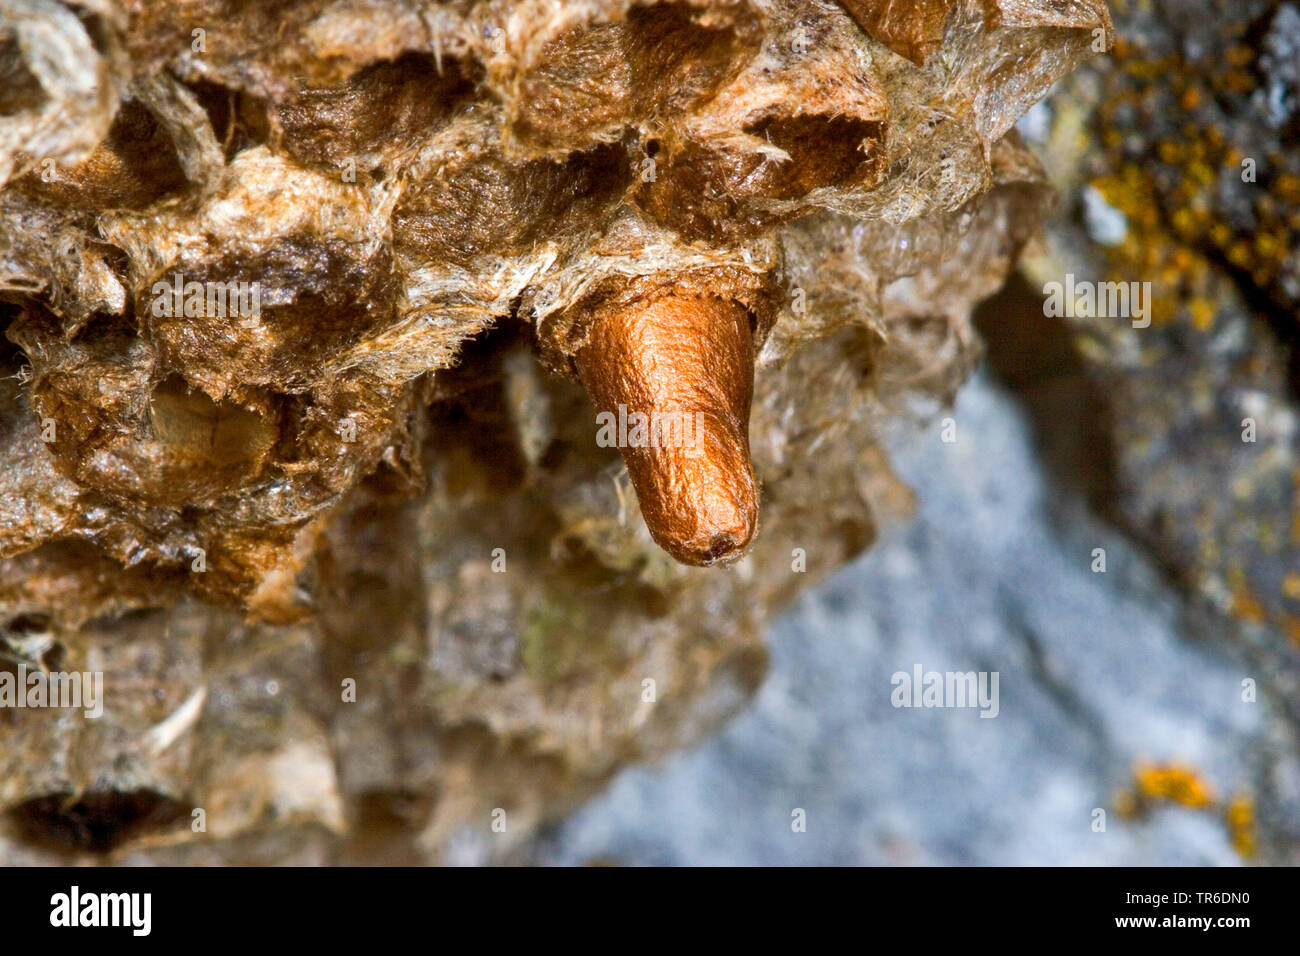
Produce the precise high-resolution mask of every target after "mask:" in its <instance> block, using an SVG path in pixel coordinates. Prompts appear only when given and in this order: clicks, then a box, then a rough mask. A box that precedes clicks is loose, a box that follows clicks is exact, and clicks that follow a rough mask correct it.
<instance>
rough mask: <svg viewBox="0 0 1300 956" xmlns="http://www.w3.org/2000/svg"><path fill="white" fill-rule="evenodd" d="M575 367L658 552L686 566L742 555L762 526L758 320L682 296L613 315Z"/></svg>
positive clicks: (603, 320) (593, 334)
mask: <svg viewBox="0 0 1300 956" xmlns="http://www.w3.org/2000/svg"><path fill="white" fill-rule="evenodd" d="M577 363H578V374H579V375H580V376H581V378H582V381H583V384H584V385H586V387H587V392H588V394H589V395H590V396H591V399H592V402H593V404H594V405H595V406H596V410H597V412H598V416H597V421H598V423H599V422H601V421H602V420H603V421H604V423H605V426H606V428H607V432H606V434H607V435H609V436H611V437H612V436H613V435H614V434H616V435H617V442H616V443H617V444H618V445H619V447H620V449H621V450H622V453H623V460H624V461H625V462H626V463H627V470H628V472H629V474H630V475H631V477H632V485H633V487H634V488H635V489H636V494H637V500H638V501H639V502H640V505H641V515H642V517H644V518H645V522H646V525H647V527H648V528H649V529H650V534H651V535H652V536H653V537H654V539H655V541H656V542H657V543H658V544H659V546H660V547H662V548H663V549H664V550H665V551H667V552H668V553H669V554H671V555H672V556H673V557H674V558H676V559H677V560H678V561H681V562H683V563H685V564H694V565H709V564H715V563H717V562H720V561H728V560H732V559H734V558H737V557H739V556H740V554H741V553H742V552H743V551H744V550H745V548H746V546H748V544H749V542H750V539H751V538H753V536H754V529H755V527H756V525H757V523H758V494H757V491H756V489H755V484H754V472H753V466H752V465H751V464H750V460H749V406H750V401H751V399H752V397H753V392H754V360H753V344H752V332H751V330H750V320H749V313H748V312H747V311H746V310H745V309H744V308H742V307H741V306H739V305H737V304H736V303H734V302H730V301H724V300H722V299H713V298H690V297H679V296H666V297H664V298H660V299H655V300H652V301H649V302H645V303H638V304H636V305H633V306H631V307H629V308H626V309H624V310H622V311H618V312H607V313H605V314H603V315H600V316H599V317H597V319H596V320H595V322H594V325H593V327H592V329H591V331H590V334H589V337H588V339H587V342H586V344H585V345H584V346H583V348H582V349H581V350H580V351H579V352H578V355H577Z"/></svg>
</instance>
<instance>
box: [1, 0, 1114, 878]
mask: <svg viewBox="0 0 1300 956" xmlns="http://www.w3.org/2000/svg"><path fill="white" fill-rule="evenodd" d="M1109 39H1110V21H1109V18H1108V14H1107V11H1106V8H1105V4H1104V2H1103V0H923V2H916V3H903V2H900V0H845V2H844V3H842V4H838V3H833V2H828V0H804V2H794V0H678V2H631V0H572V2H559V0H522V2H514V0H450V2H420V0H342V2H326V0H283V2H276V3H261V4H258V3H247V2H240V0H198V2H184V3H182V2H173V0H148V2H146V0H84V2H68V3H60V2H56V0H0V78H2V81H0V187H2V188H0V318H2V319H3V321H4V324H5V326H6V336H7V342H8V343H9V346H8V350H7V352H6V355H5V361H6V363H7V364H8V369H7V371H6V374H5V377H4V378H3V379H0V441H2V442H3V445H4V455H5V463H6V468H5V470H4V472H3V475H2V476H0V482H3V483H4V489H3V495H2V496H0V502H2V503H0V508H3V514H2V520H0V561H2V563H3V571H2V573H0V602H3V606H4V610H5V618H4V620H5V621H6V622H7V623H6V631H5V632H4V635H3V638H4V643H3V644H0V649H3V651H4V654H5V656H6V659H8V660H10V661H11V662H20V661H22V662H30V663H31V664H32V666H36V667H39V666H46V667H49V666H52V662H53V661H57V662H58V666H59V667H60V668H63V669H67V670H77V671H101V672H103V673H104V675H105V692H104V702H105V708H104V713H103V715H102V716H101V717H99V718H97V719H87V720H76V721H72V722H68V721H67V720H65V719H63V718H65V717H66V713H65V714H63V717H60V713H59V712H58V711H50V710H46V711H39V710H8V711H0V739H2V740H3V744H2V745H0V746H2V749H0V752H3V753H4V755H5V756H4V758H3V762H4V763H3V773H0V808H3V809H5V810H6V811H7V813H8V815H7V817H6V820H7V827H8V830H6V831H5V832H7V833H10V834H11V836H10V837H8V838H0V839H9V840H11V842H7V843H6V842H0V857H3V856H4V855H5V854H6V853H7V854H11V855H12V854H21V853H26V852H38V851H39V852H44V851H45V850H46V849H48V848H49V846H50V845H51V844H52V843H60V845H66V846H68V847H71V848H73V849H81V850H84V849H87V848H90V849H97V850H104V849H111V850H116V851H117V852H119V853H127V852H153V853H172V854H177V853H180V854H193V855H195V856H196V857H197V856H201V855H202V854H204V853H211V854H215V855H216V856H217V858H222V859H252V858H255V857H256V856H257V854H259V853H260V854H263V855H267V856H273V857H274V858H277V859H287V858H292V857H293V855H294V854H295V853H297V854H300V858H304V859H306V858H315V857H312V856H311V854H313V853H316V854H324V855H325V856H326V857H328V856H329V855H330V854H338V853H345V854H346V853H350V852H355V853H364V852H366V848H367V847H369V848H371V849H373V844H372V843H367V842H366V839H370V838H368V837H367V838H363V834H372V833H376V832H379V833H384V832H388V830H386V829H385V826H387V825H388V824H392V826H393V827H396V828H397V830H399V831H401V832H404V833H408V834H409V833H411V832H418V833H420V834H421V836H420V838H419V839H418V840H413V841H403V842H402V845H404V846H405V845H410V846H415V847H418V848H419V850H418V852H419V853H420V854H422V855H421V856H420V858H421V859H437V858H440V855H441V854H443V853H445V852H446V849H447V847H448V846H456V847H461V848H462V849H463V848H464V847H465V846H468V845H470V844H472V842H473V839H474V837H473V836H472V833H473V832H476V831H475V830H474V828H475V827H479V828H480V829H485V828H486V825H487V823H488V822H489V817H488V816H487V814H488V813H489V812H490V811H492V810H493V809H502V810H503V811H504V812H505V813H507V814H513V816H512V820H514V821H517V822H515V823H512V824H511V826H510V828H509V832H510V833H512V834H522V833H527V831H528V829H529V827H530V826H531V825H532V824H535V823H536V822H537V821H539V820H542V819H545V818H547V817H549V816H552V815H554V814H555V813H557V812H559V811H560V810H562V809H563V808H564V807H566V806H569V805H571V804H572V803H573V802H574V801H576V800H579V799H581V798H582V797H583V796H584V795H586V794H588V793H590V792H592V790H593V789H594V788H596V787H599V786H600V785H601V783H602V782H603V781H605V780H606V779H608V777H609V775H610V774H611V773H612V772H613V771H614V770H615V769H617V767H618V766H620V765H621V764H623V763H625V762H626V761H628V760H631V759H637V758H639V757H643V756H647V755H653V754H656V753H662V752H664V751H666V750H668V749H670V748H672V747H674V746H679V745H680V744H681V743H683V742H685V741H687V740H690V739H693V738H695V737H697V736H698V735H699V734H700V733H702V732H703V731H704V730H705V729H707V728H708V727H709V726H711V725H712V724H713V723H715V722H716V721H717V720H718V719H720V718H721V717H723V716H725V715H726V714H727V713H729V712H730V711H732V710H733V709H734V708H735V706H736V705H737V704H738V703H739V702H740V701H742V700H743V699H744V698H745V696H746V695H747V694H748V692H749V691H751V690H752V688H753V687H754V686H755V684H756V682H757V681H758V679H759V677H760V675H761V672H762V664H763V654H762V647H761V641H760V636H759V632H760V629H761V625H762V622H763V620H764V617H765V615H766V614H767V613H768V611H769V609H771V608H773V607H774V606H776V605H777V604H779V603H780V602H782V601H785V600H787V599H788V598H789V597H790V596H791V595H793V594H794V593H795V592H796V591H797V590H798V588H799V587H800V586H801V585H802V584H803V582H806V581H807V580H809V579H810V578H815V577H816V574H817V573H818V572H824V571H826V570H829V569H831V568H833V567H835V566H836V565H838V564H839V563H841V562H843V561H844V560H846V559H847V558H848V557H849V556H851V555H853V554H854V553H856V552H857V551H859V550H861V549H862V548H863V547H865V546H866V544H867V543H869V541H870V539H871V537H872V535H873V534H874V528H875V518H874V513H875V511H876V510H877V509H880V508H888V507H889V506H890V505H891V504H896V503H898V502H900V501H901V500H902V499H903V498H905V493H904V492H902V491H901V490H900V489H899V488H898V487H897V485H896V483H895V482H894V481H893V479H892V478H891V477H890V475H889V471H888V468H887V465H886V464H885V462H884V461H883V458H882V456H881V454H880V452H879V451H878V450H877V448H876V445H875V444H874V440H873V430H874V426H875V424H876V423H877V422H879V421H880V420H881V419H882V417H883V415H885V414H886V413H887V412H888V411H889V410H890V409H897V408H899V407H900V406H901V404H902V402H903V401H905V400H908V399H912V398H920V399H926V398H929V399H939V400H943V399H946V398H949V397H950V396H951V394H952V392H953V390H954V389H955V388H956V387H957V385H958V384H959V383H960V382H961V381H962V379H963V377H964V376H965V374H966V373H967V371H968V370H969V368H970V366H971V363H972V361H973V359H974V357H975V355H976V353H977V345H976V343H975V341H974V337H973V335H972V333H971V330H970V326H969V324H968V316H969V311H970V309H971V307H972V305H973V304H974V303H975V302H976V301H978V300H979V299H980V298H981V297H983V296H986V295H988V294H989V293H990V292H991V291H993V290H994V289H996V288H997V287H998V286H999V285H1000V283H1001V281H1002V279H1003V278H1004V276H1005V274H1006V272H1007V270H1008V268H1009V266H1010V264H1011V263H1012V261H1013V260H1014V257H1015V256H1016V254H1017V252H1018V250H1019V247H1020V246H1021V244H1022V243H1023V242H1024V241H1025V239H1026V238H1027V236H1028V235H1029V234H1030V232H1031V231H1032V229H1033V228H1034V226H1035V224H1036V223H1037V221H1038V218H1039V213H1040V211H1041V208H1042V205H1043V203H1044V200H1045V189H1044V187H1043V180H1042V176H1041V175H1040V171H1039V169H1038V167H1037V165H1036V163H1035V162H1034V160H1033V159H1032V158H1031V157H1030V156H1029V155H1028V154H1027V153H1026V152H1025V151H1024V149H1023V148H1022V147H1021V146H1020V145H1019V143H1018V141H1017V140H1016V138H1015V136H1014V133H1013V132H1011V128H1012V124H1013V123H1014V122H1015V120H1016V119H1017V117H1018V116H1019V115H1020V114H1021V113H1023V111H1024V110H1025V109H1027V108H1028V107H1029V106H1030V105H1031V104H1032V103H1033V102H1035V101H1036V100H1037V99H1039V98H1040V97H1041V96H1042V95H1043V94H1044V93H1045V92H1046V91H1047V90H1048V88H1049V86H1050V85H1051V84H1052V83H1053V82H1054V81H1055V80H1056V79H1057V78H1058V77H1060V76H1062V75H1064V74H1065V73H1067V72H1068V71H1069V70H1071V69H1072V68H1073V67H1074V66H1075V65H1076V64H1077V63H1078V62H1080V61H1082V60H1083V59H1085V58H1087V57H1089V56H1091V55H1093V54H1094V53H1096V52H1100V51H1102V50H1104V49H1105V48H1106V46H1107V44H1108V42H1109ZM598 416H599V417H598ZM647 422H648V423H649V425H650V427H649V431H650V432H651V433H652V434H651V436H650V439H651V440H649V441H648V442H647V441H638V440H637V434H638V429H641V431H642V432H644V431H645V430H646V428H645V425H646V423H647ZM602 429H603V432H602ZM674 429H676V430H675V431H674ZM602 435H603V438H604V439H605V440H601V439H602ZM665 435H666V436H667V438H666V440H664V441H656V440H655V439H656V438H664V437H665ZM683 435H686V436H689V437H690V438H691V441H690V442H678V441H675V440H674V436H676V437H681V436H683ZM611 445H612V446H617V448H614V447H609V446H611ZM620 450H621V452H622V454H623V456H624V457H625V460H626V465H624V464H623V462H622V461H621V460H620V457H619V452H620ZM638 506H639V508H638ZM638 510H639V512H640V514H641V515H643V516H644V524H643V523H642V520H641V518H639V517H638ZM656 542H657V545H656ZM668 555H671V556H672V557H671V558H670V557H668ZM742 556H743V557H742ZM738 558H740V559H741V560H739V561H738V563H735V564H734V566H733V567H732V568H731V569H728V570H719V569H712V570H708V571H704V570H698V569H693V568H690V567H687V566H686V565H690V564H699V565H705V564H711V563H715V562H723V561H736V559H738ZM673 559H676V560H673ZM679 562H683V563H684V564H683V563H679ZM804 571H807V572H810V573H807V574H804V573H800V572H804ZM15 666H17V665H15ZM24 666H26V665H25V664H24ZM340 688H342V691H340ZM199 809H201V810H203V811H204V813H203V815H202V817H203V819H204V820H206V825H205V828H203V829H201V830H196V829H195V828H194V827H192V826H188V825H186V824H187V823H188V822H189V821H190V820H191V818H192V816H194V812H195V811H197V810H199ZM195 819H197V817H195ZM177 821H180V823H179V826H177V825H176V824H177ZM381 824H383V825H381ZM467 828H468V829H467ZM268 834H272V835H274V836H275V838H276V840H278V841H279V842H274V841H273V842H272V843H267V842H266V841H265V838H266V837H267V835H268ZM466 834H471V835H470V836H467V835H466ZM55 836H57V837H58V839H57V840H56V839H55ZM255 836H256V837H257V839H254V837H255ZM375 839H377V838H375ZM33 840H34V841H35V845H36V846H37V848H38V849H37V850H36V851H33V850H30V849H22V848H30V847H31V846H32V841H33ZM60 841H61V842H60ZM467 841H468V842H467ZM6 847H8V848H11V849H5V848H6ZM254 847H258V848H260V849H254Z"/></svg>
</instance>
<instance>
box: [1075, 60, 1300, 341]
mask: <svg viewBox="0 0 1300 956" xmlns="http://www.w3.org/2000/svg"><path fill="white" fill-rule="evenodd" d="M1259 55H1260V54H1259V50H1257V49H1255V48H1253V47H1251V46H1246V45H1238V46H1234V47H1232V48H1231V51H1230V54H1229V56H1228V57H1227V59H1226V62H1219V63H1210V64H1205V63H1200V62H1198V61H1194V60H1190V59H1188V58H1186V57H1183V56H1180V55H1170V56H1163V57H1150V56H1148V55H1147V54H1146V52H1145V51H1144V50H1142V49H1140V48H1137V47H1135V46H1134V45H1133V44H1132V43H1125V42H1119V43H1117V44H1116V45H1115V48H1114V49H1113V50H1112V56H1113V57H1114V59H1115V61H1116V63H1117V65H1118V69H1117V71H1116V74H1115V76H1114V78H1113V79H1112V82H1113V83H1114V85H1115V86H1116V87H1117V88H1118V89H1119V92H1117V94H1116V95H1114V96H1113V97H1112V98H1111V99H1109V100H1108V101H1106V102H1104V103H1103V104H1102V105H1101V107H1100V108H1099V110H1098V115H1097V120H1098V122H1097V131H1098V135H1099V138H1100V140H1101V142H1102V143H1103V145H1104V147H1105V152H1106V153H1107V154H1108V156H1107V158H1108V160H1109V161H1108V162H1107V163H1106V165H1107V166H1108V167H1109V168H1110V169H1113V170H1115V175H1114V176H1112V177H1109V179H1110V180H1111V185H1112V188H1114V189H1115V191H1116V192H1117V193H1118V195H1117V196H1112V195H1111V193H1109V192H1108V193H1107V194H1106V195H1107V198H1108V200H1110V201H1111V202H1112V204H1114V205H1116V206H1117V208H1123V209H1124V211H1125V212H1126V214H1127V215H1129V217H1130V224H1131V226H1135V227H1136V228H1133V229H1131V233H1136V235H1131V237H1130V238H1131V239H1132V240H1133V243H1134V245H1138V246H1140V247H1141V248H1142V249H1154V248H1156V247H1158V246H1165V247H1168V246H1170V245H1172V244H1171V243H1169V242H1168V241H1167V236H1168V233H1169V232H1172V233H1173V234H1174V236H1175V237H1176V238H1177V239H1178V240H1180V241H1181V242H1183V243H1186V244H1188V245H1194V246H1199V247H1204V248H1208V249H1210V250H1213V252H1212V253H1211V254H1212V255H1214V254H1217V256H1220V257H1222V258H1223V259H1224V260H1226V261H1227V262H1228V263H1229V264H1230V265H1231V266H1232V267H1233V268H1234V269H1236V270H1238V271H1240V272H1241V273H1242V274H1243V275H1245V276H1247V277H1249V279H1250V281H1251V282H1252V283H1253V284H1254V285H1256V286H1258V287H1259V288H1260V289H1261V290H1263V291H1265V292H1267V293H1270V294H1276V293H1277V290H1278V288H1279V285H1280V283H1281V280H1282V278H1283V276H1284V274H1285V271H1284V270H1285V262H1286V257H1287V254H1288V252H1289V251H1290V250H1292V249H1294V248H1296V246H1297V244H1298V243H1300V217H1297V216H1296V215H1294V206H1295V204H1296V203H1300V176H1296V175H1295V174H1294V173H1292V172H1288V171H1286V163H1285V161H1284V157H1282V156H1280V155H1277V154H1275V153H1266V154H1257V155H1251V156H1246V155H1243V154H1242V152H1241V151H1240V150H1239V149H1237V148H1234V147H1233V146H1231V145H1229V144H1228V142H1227V140H1226V138H1225V136H1224V134H1223V132H1222V131H1221V130H1219V129H1218V128H1216V127H1215V125H1214V124H1213V123H1211V122H1201V121H1200V120H1199V117H1200V113H1198V111H1199V110H1202V109H1203V108H1204V107H1206V106H1208V105H1209V104H1212V103H1214V102H1216V101H1217V100H1219V99H1221V98H1223V97H1232V98H1234V99H1237V98H1240V97H1241V96H1243V95H1249V94H1250V93H1252V92H1254V91H1255V89H1256V88H1257V86H1258V85H1259V71H1258V70H1257V69H1256V68H1255V61H1256V60H1257V58H1258V57H1259ZM1171 87H1172V88H1173V90H1174V91H1176V92H1177V94H1178V98H1177V105H1176V108H1179V109H1181V110H1182V111H1184V112H1185V113H1186V114H1187V116H1188V121H1187V122H1186V123H1185V124H1183V126H1182V127H1181V129H1180V130H1179V134H1178V136H1177V137H1176V138H1173V139H1162V140H1160V141H1158V142H1155V143H1152V144H1150V146H1149V147H1148V152H1147V153H1146V154H1145V155H1133V154H1132V153H1130V152H1128V151H1127V150H1128V149H1129V147H1128V146H1127V145H1126V142H1125V138H1124V137H1123V136H1120V135H1118V134H1116V133H1115V127H1116V126H1120V127H1123V126H1125V125H1126V124H1125V123H1124V122H1120V121H1119V119H1118V118H1119V117H1120V116H1121V115H1122V113H1123V114H1131V113H1132V112H1136V113H1137V115H1139V116H1153V115H1156V114H1157V113H1158V112H1159V111H1161V110H1166V109H1169V108H1171V107H1173V106H1174V103H1172V102H1170V101H1169V100H1168V99H1167V93H1168V91H1169V89H1170V88H1171ZM1153 161H1154V163H1156V164H1159V166H1163V167H1165V168H1164V169H1160V168H1159V167H1158V166H1157V167H1153V165H1152V164H1153ZM1243 164H1244V166H1243ZM1247 169H1248V170H1249V171H1248V172H1247ZM1169 173H1172V174H1173V175H1174V176H1176V177H1177V178H1176V182H1175V183H1174V184H1173V185H1172V186H1168V185H1167V175H1168V174H1169ZM1157 176H1159V177H1160V179H1159V180H1158V179H1157ZM1225 176H1227V177H1238V176H1253V177H1257V179H1253V178H1252V179H1244V178H1243V180H1242V181H1243V182H1251V183H1256V182H1257V184H1258V188H1257V189H1254V190H1252V191H1251V193H1250V201H1251V204H1252V206H1253V210H1252V211H1253V217H1254V220H1255V225H1254V227H1253V228H1252V229H1250V231H1249V233H1247V232H1246V231H1245V230H1244V229H1241V228H1234V227H1233V226H1231V225H1229V224H1227V223H1225V222H1223V220H1222V218H1221V216H1220V215H1219V214H1218V213H1216V212H1215V210H1216V209H1217V208H1218V207H1217V205H1216V201H1215V199H1216V196H1217V195H1218V191H1219V190H1220V188H1221V183H1222V181H1223V178H1224V177H1225ZM1158 182H1159V183H1161V184H1164V185H1160V186H1158V185H1157V184H1158ZM1099 188H1100V186H1099ZM1124 199H1127V200H1129V202H1128V203H1127V204H1124V202H1123V200H1124ZM1116 251H1117V252H1118V253H1119V256H1120V258H1121V262H1120V263H1117V265H1116V267H1117V268H1120V267H1121V265H1123V266H1131V265H1132V264H1133V263H1134V262H1138V263H1141V262H1142V261H1143V260H1142V259H1141V258H1138V259H1133V258H1132V254H1133V252H1134V250H1133V249H1131V248H1128V247H1125V248H1121V249H1118V250H1116ZM1157 318H1158V316H1157ZM1191 319H1192V322H1193V324H1195V325H1196V327H1197V328H1198V329H1201V328H1203V323H1204V322H1205V317H1204V313H1203V312H1202V313H1193V314H1192V315H1191Z"/></svg>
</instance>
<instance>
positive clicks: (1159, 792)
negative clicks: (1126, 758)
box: [1133, 763, 1214, 810]
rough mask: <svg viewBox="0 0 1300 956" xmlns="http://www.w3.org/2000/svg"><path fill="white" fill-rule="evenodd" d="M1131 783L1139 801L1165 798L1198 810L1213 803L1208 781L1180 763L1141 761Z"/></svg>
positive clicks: (1163, 799) (1181, 805)
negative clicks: (1149, 762)
mask: <svg viewBox="0 0 1300 956" xmlns="http://www.w3.org/2000/svg"><path fill="white" fill-rule="evenodd" d="M1133 783H1134V788H1135V792H1136V796H1137V798H1138V800H1139V801H1167V802H1169V803H1176V804H1178V805H1179V806H1180V807H1192V808H1194V809H1198V810H1199V809H1204V808H1205V807H1208V806H1211V805H1212V804H1213V803H1214V795H1213V793H1212V791H1211V790H1210V786H1209V784H1207V783H1206V782H1205V780H1204V779H1202V777H1201V776H1200V774H1198V773H1197V772H1196V771H1195V770H1194V769H1192V768H1191V767H1188V766H1186V765H1183V764H1172V763H1171V764H1148V763H1140V764H1138V766H1137V768H1136V769H1135V770H1134V772H1133Z"/></svg>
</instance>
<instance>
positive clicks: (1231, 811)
mask: <svg viewBox="0 0 1300 956" xmlns="http://www.w3.org/2000/svg"><path fill="white" fill-rule="evenodd" d="M1223 819H1224V822H1226V823H1227V824H1228V833H1229V835H1230V836H1231V837H1232V846H1233V848H1234V849H1236V851H1237V852H1238V853H1239V854H1240V855H1241V856H1242V857H1244V858H1245V859H1250V858H1251V857H1253V856H1254V855H1255V854H1256V853H1257V852H1258V850H1259V844H1258V841H1257V840H1256V838H1255V801H1254V800H1253V799H1252V798H1251V797H1250V795H1249V794H1241V795H1239V796H1236V797H1233V798H1232V800H1231V801H1229V803H1228V805H1227V807H1225V808H1224V811H1223Z"/></svg>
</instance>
